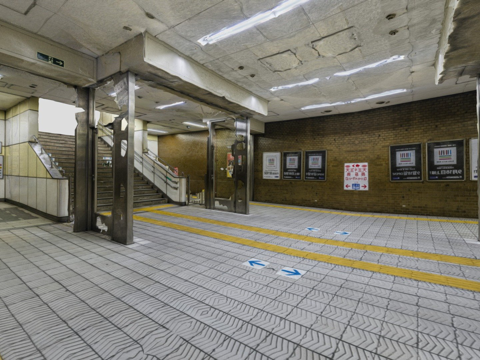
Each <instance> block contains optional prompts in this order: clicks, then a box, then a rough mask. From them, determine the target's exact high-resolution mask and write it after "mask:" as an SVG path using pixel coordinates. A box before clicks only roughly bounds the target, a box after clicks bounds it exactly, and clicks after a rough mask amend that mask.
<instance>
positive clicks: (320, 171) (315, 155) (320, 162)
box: [304, 150, 327, 181]
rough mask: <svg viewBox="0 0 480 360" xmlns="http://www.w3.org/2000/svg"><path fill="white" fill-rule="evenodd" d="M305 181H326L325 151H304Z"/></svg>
mask: <svg viewBox="0 0 480 360" xmlns="http://www.w3.org/2000/svg"><path fill="white" fill-rule="evenodd" d="M304 179H305V180H316V181H325V180H327V150H318V151H315V150H311V151H305V177H304Z"/></svg>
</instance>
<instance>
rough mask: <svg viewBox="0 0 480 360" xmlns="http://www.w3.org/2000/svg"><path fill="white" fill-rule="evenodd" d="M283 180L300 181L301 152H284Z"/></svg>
mask: <svg viewBox="0 0 480 360" xmlns="http://www.w3.org/2000/svg"><path fill="white" fill-rule="evenodd" d="M283 179H285V180H302V152H301V151H285V152H284V153H283Z"/></svg>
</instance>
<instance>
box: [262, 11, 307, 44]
mask: <svg viewBox="0 0 480 360" xmlns="http://www.w3.org/2000/svg"><path fill="white" fill-rule="evenodd" d="M310 25H311V23H310V19H309V18H308V16H307V15H306V14H305V12H304V11H303V9H302V8H301V7H300V8H297V9H294V10H292V11H290V12H288V13H286V14H283V15H281V16H279V17H278V18H276V19H272V20H270V21H268V22H266V23H264V24H260V25H258V26H257V29H258V30H259V31H260V32H261V33H262V34H263V35H264V36H265V37H266V38H267V39H268V40H275V39H278V38H282V37H285V36H290V35H291V34H294V33H296V32H297V31H299V30H301V29H305V28H307V27H309V26H310Z"/></svg>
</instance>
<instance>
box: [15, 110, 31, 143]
mask: <svg viewBox="0 0 480 360" xmlns="http://www.w3.org/2000/svg"><path fill="white" fill-rule="evenodd" d="M30 112H31V111H30V110H28V111H24V112H23V113H21V114H20V115H19V121H18V129H19V131H18V133H19V135H18V142H19V143H23V142H26V141H28V114H29V113H30Z"/></svg>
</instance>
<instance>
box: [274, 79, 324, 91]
mask: <svg viewBox="0 0 480 360" xmlns="http://www.w3.org/2000/svg"><path fill="white" fill-rule="evenodd" d="M319 80H320V79H319V78H315V79H312V80H308V81H304V82H299V83H296V84H290V85H282V86H275V87H273V88H271V89H270V91H278V90H285V89H291V88H294V87H296V86H305V85H312V84H315V83H316V82H318V81H319Z"/></svg>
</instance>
